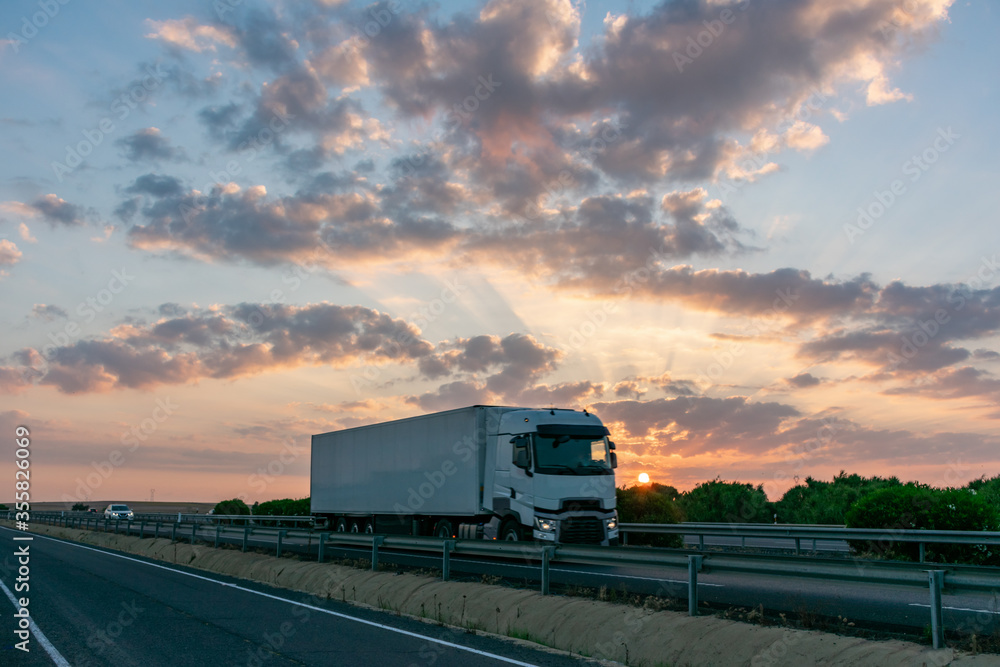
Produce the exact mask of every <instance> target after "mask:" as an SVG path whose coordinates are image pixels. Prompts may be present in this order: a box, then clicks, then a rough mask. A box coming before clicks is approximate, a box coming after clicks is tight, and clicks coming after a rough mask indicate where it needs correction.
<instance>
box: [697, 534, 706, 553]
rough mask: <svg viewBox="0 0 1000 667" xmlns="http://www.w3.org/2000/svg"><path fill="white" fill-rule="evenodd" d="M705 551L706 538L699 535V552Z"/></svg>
mask: <svg viewBox="0 0 1000 667" xmlns="http://www.w3.org/2000/svg"><path fill="white" fill-rule="evenodd" d="M704 550H705V536H704V535H699V536H698V551H704Z"/></svg>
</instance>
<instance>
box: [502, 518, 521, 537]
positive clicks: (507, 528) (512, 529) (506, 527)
mask: <svg viewBox="0 0 1000 667" xmlns="http://www.w3.org/2000/svg"><path fill="white" fill-rule="evenodd" d="M500 539H501V540H504V541H505V542H520V541H521V525H520V524H519V523H517V522H516V521H514V520H513V519H508V520H507V521H505V522H504V524H503V526H501V527H500Z"/></svg>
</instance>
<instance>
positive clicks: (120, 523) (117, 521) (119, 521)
mask: <svg viewBox="0 0 1000 667" xmlns="http://www.w3.org/2000/svg"><path fill="white" fill-rule="evenodd" d="M121 525H122V520H121V519H115V535H117V534H118V529H119V528H121Z"/></svg>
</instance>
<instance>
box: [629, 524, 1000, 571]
mask: <svg viewBox="0 0 1000 667" xmlns="http://www.w3.org/2000/svg"><path fill="white" fill-rule="evenodd" d="M618 530H619V531H620V532H621V533H623V535H624V536H625V540H626V543H627V536H628V534H629V533H653V534H660V535H664V534H666V535H696V536H698V538H699V543H698V548H699V550H702V551H703V550H704V549H705V542H704V538H705V536H707V535H713V536H726V537H767V538H775V539H788V540H792V541H793V542H794V544H795V553H796V554H799V553H800V552H801V548H802V540H831V541H832V540H837V541H861V542H875V543H878V544H884V545H886V546H888V545H889V544H892V543H893V542H911V543H917V544H918V545H919V549H920V562H921V563H923V562H925V561H926V550H927V545H928V544H965V545H969V544H981V545H989V546H996V547H1000V532H996V531H959V530H923V529H917V530H914V529H903V528H896V529H893V528H888V529H883V528H845V527H844V526H810V525H801V524H795V525H792V524H769V523H731V524H725V523H673V524H661V523H622V524H619V525H618Z"/></svg>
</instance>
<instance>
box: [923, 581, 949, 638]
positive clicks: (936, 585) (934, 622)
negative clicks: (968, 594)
mask: <svg viewBox="0 0 1000 667" xmlns="http://www.w3.org/2000/svg"><path fill="white" fill-rule="evenodd" d="M944 573H945V571H944V570H928V571H927V575H928V577H927V578H928V581H929V583H930V586H931V638H932V640H933V642H934V648H936V649H937V648H942V647H944V615H943V612H942V610H941V588H942V587H943V586H944Z"/></svg>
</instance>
